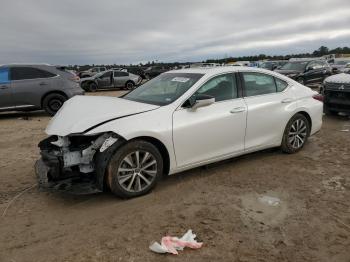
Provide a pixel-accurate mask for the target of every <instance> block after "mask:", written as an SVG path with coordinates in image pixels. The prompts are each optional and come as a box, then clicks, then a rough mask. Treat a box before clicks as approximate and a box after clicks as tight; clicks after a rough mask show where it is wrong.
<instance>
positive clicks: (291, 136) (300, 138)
mask: <svg viewBox="0 0 350 262" xmlns="http://www.w3.org/2000/svg"><path fill="white" fill-rule="evenodd" d="M310 129H311V128H310V123H309V120H308V119H307V118H306V117H305V116H304V115H302V114H296V115H294V116H293V117H292V118H291V119H290V120H289V122H288V124H287V126H286V128H285V130H284V133H283V138H282V144H281V149H282V151H283V152H285V153H288V154H293V153H296V152H298V151H299V150H300V149H302V148H303V147H304V145H305V143H306V141H307V139H308V137H309V136H310Z"/></svg>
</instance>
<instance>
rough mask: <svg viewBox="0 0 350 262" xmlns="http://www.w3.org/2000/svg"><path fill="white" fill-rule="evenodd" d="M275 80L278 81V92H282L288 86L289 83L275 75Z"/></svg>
mask: <svg viewBox="0 0 350 262" xmlns="http://www.w3.org/2000/svg"><path fill="white" fill-rule="evenodd" d="M275 82H276V88H277V92H282V91H283V90H284V89H286V88H287V86H288V83H287V82H285V81H283V80H281V79H279V78H276V77H275Z"/></svg>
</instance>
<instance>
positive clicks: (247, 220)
mask: <svg viewBox="0 0 350 262" xmlns="http://www.w3.org/2000/svg"><path fill="white" fill-rule="evenodd" d="M241 203H242V208H241V219H242V221H243V223H244V224H245V225H250V226H251V225H252V224H256V225H260V226H272V225H277V224H279V223H280V222H281V221H283V220H284V218H285V217H286V216H287V215H288V208H287V205H286V202H285V201H283V200H281V199H280V197H279V195H278V194H277V193H274V192H269V193H266V194H263V195H259V194H256V193H250V194H246V195H243V196H241Z"/></svg>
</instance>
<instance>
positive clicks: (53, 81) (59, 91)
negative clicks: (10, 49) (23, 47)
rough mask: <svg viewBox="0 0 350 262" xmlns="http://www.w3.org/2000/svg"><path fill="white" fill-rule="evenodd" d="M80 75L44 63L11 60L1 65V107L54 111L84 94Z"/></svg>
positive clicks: (12, 109) (6, 108)
mask: <svg viewBox="0 0 350 262" xmlns="http://www.w3.org/2000/svg"><path fill="white" fill-rule="evenodd" d="M83 94H84V90H82V89H81V88H80V85H79V77H77V76H76V75H75V74H73V73H71V72H69V71H67V70H65V68H64V67H56V66H52V65H47V64H37V65H33V64H11V65H1V66H0V111H31V110H38V109H44V110H45V111H46V112H47V113H49V114H50V115H54V114H55V113H56V112H57V111H58V110H59V109H60V107H61V106H62V105H63V103H64V102H65V101H66V100H67V99H69V98H71V97H73V96H75V95H83Z"/></svg>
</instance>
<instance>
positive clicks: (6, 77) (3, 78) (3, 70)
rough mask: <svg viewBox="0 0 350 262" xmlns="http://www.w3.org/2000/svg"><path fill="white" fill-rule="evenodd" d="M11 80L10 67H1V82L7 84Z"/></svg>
mask: <svg viewBox="0 0 350 262" xmlns="http://www.w3.org/2000/svg"><path fill="white" fill-rule="evenodd" d="M8 82H9V69H8V68H0V83H1V84H6V83H8Z"/></svg>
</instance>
